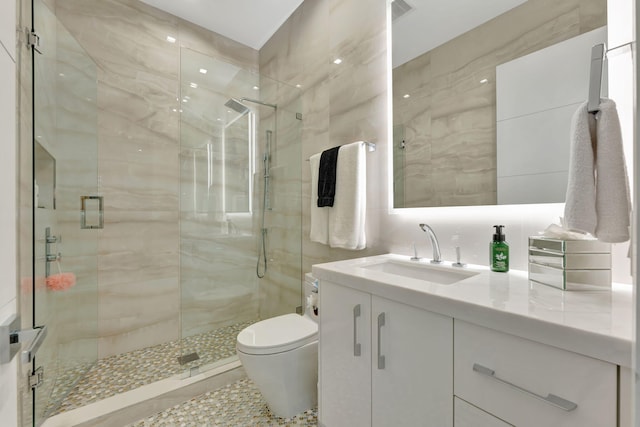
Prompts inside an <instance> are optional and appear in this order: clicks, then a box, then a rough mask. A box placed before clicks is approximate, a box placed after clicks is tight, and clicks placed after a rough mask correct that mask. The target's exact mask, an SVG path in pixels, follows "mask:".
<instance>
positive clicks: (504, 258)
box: [489, 225, 509, 273]
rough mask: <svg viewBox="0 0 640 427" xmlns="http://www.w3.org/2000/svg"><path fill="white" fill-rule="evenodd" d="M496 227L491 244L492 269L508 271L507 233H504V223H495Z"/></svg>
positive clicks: (502, 271)
mask: <svg viewBox="0 0 640 427" xmlns="http://www.w3.org/2000/svg"><path fill="white" fill-rule="evenodd" d="M494 228H495V229H496V232H495V234H494V235H493V242H491V244H490V245H489V251H490V252H491V259H490V261H489V262H490V266H491V271H497V272H501V273H504V272H507V271H509V245H508V244H507V242H506V241H505V235H504V234H503V233H502V229H503V228H504V225H494Z"/></svg>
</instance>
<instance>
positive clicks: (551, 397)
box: [473, 363, 578, 412]
mask: <svg viewBox="0 0 640 427" xmlns="http://www.w3.org/2000/svg"><path fill="white" fill-rule="evenodd" d="M473 370H474V371H475V372H477V373H479V374H482V375H485V376H487V377H490V378H493V379H494V380H496V381H499V382H501V383H503V384H506V385H508V386H510V387H513V388H515V389H516V390H518V391H520V392H522V393H525V394H528V395H529V396H531V397H535V398H536V399H539V400H542V401H544V402H546V403H548V404H550V405H553V406H555V407H556V408H560V409H562V410H564V411H567V412H569V411H573V410H574V409H576V408H577V407H578V405H577V404H575V403H573V402H571V401H569V400H566V399H563V398H561V397H559V396H556V395H555V394H551V393H549V394H547V396H546V397H545V396H541V395H539V394H537V393H534V392H532V391H529V390H527V389H525V388H522V387H520V386H518V385H515V384H513V383H510V382H509V381H505V380H503V379H501V378H498V377H496V373H495V371H494V370H492V369H489V368H487V367H486V366H482V365H479V364H477V363H474V364H473Z"/></svg>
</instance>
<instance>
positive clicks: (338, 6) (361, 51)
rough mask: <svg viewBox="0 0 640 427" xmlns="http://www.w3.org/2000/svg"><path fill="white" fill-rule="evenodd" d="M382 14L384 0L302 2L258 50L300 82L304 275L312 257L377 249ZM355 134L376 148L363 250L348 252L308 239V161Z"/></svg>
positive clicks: (382, 138)
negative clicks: (376, 144) (365, 240)
mask: <svg viewBox="0 0 640 427" xmlns="http://www.w3.org/2000/svg"><path fill="white" fill-rule="evenodd" d="M385 14H386V8H385V3H384V2H383V1H380V2H371V1H367V0H350V1H339V0H317V1H305V2H304V3H302V5H300V7H299V8H298V9H297V10H296V11H295V12H294V14H293V15H292V16H291V17H290V18H289V19H288V20H287V21H286V22H285V23H284V24H283V25H282V27H281V28H280V29H279V30H278V31H277V32H276V33H275V34H274V35H273V37H272V38H271V39H270V40H269V41H268V42H267V43H266V44H265V46H264V47H263V48H262V49H261V50H260V73H261V74H262V75H265V76H269V77H271V78H274V79H276V80H279V81H283V82H286V83H288V84H290V85H300V90H301V91H302V106H303V107H302V113H303V121H302V131H301V132H302V150H301V158H299V159H298V160H297V161H299V162H300V164H301V167H302V171H301V172H302V270H301V273H302V274H304V273H305V272H308V271H311V265H313V264H316V263H320V262H327V261H331V260H338V259H345V258H355V257H360V256H364V255H367V254H374V253H379V252H380V249H379V248H378V245H379V243H378V236H379V231H378V230H377V224H378V223H379V215H380V212H381V209H382V207H386V201H387V196H386V194H385V193H386V192H385V191H381V190H380V187H379V186H378V185H376V183H378V182H380V180H384V179H385V178H384V177H385V176H386V175H385V174H386V163H385V161H386V157H385V154H384V153H385V150H386V144H387V141H386V139H387V138H386V133H387V120H386V105H387V103H386V96H387V91H386V78H387V77H386V76H387V73H386V70H387V68H386V29H385V26H386V24H385V22H386V18H385V16H386V15H385ZM337 57H340V58H341V59H343V63H342V64H341V65H335V64H333V60H334V59H335V58H337ZM357 140H368V141H371V142H376V143H378V151H377V152H375V153H368V155H367V177H368V180H369V182H370V185H368V190H367V209H368V213H367V240H368V243H367V249H366V250H363V251H347V250H341V249H332V248H329V247H328V246H325V245H321V244H318V243H314V242H311V241H310V240H309V227H310V225H309V207H310V203H311V200H310V179H311V177H310V171H309V163H308V162H307V161H306V159H308V158H309V157H310V156H311V155H312V154H314V153H317V152H320V151H323V150H325V149H328V148H331V147H334V146H336V145H343V144H347V143H350V142H353V141H357ZM385 188H386V187H385ZM292 273H293V272H292ZM300 280H303V277H299V278H298V281H300ZM265 289H266V290H267V292H268V289H269V288H268V287H266V288H265ZM263 300H264V299H263Z"/></svg>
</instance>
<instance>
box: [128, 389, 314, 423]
mask: <svg viewBox="0 0 640 427" xmlns="http://www.w3.org/2000/svg"><path fill="white" fill-rule="evenodd" d="M317 425H318V419H317V410H316V409H311V410H308V411H306V412H303V413H302V414H298V415H296V416H295V417H293V418H286V419H285V418H278V417H276V416H274V415H273V414H272V413H271V412H270V411H269V409H268V408H267V404H266V402H265V401H264V399H263V398H262V395H261V394H260V392H259V391H258V389H257V388H256V386H255V384H254V383H253V382H252V381H251V380H249V379H242V380H240V381H236V382H235V383H232V384H229V385H227V386H225V387H222V388H220V389H218V390H215V391H210V392H208V393H205V394H202V395H200V396H196V397H194V398H193V399H191V400H188V401H186V402H183V403H181V404H179V405H176V406H174V407H172V408H169V409H167V410H165V411H162V412H160V413H157V414H155V415H153V416H151V417H147V418H145V419H143V420H140V421H137V422H135V423H133V424H129V425H128V426H127V427H223V426H224V427H249V426H261V427H262V426H307V427H315V426H317Z"/></svg>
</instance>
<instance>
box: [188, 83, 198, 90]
mask: <svg viewBox="0 0 640 427" xmlns="http://www.w3.org/2000/svg"><path fill="white" fill-rule="evenodd" d="M189 86H191V87H192V88H194V89H196V88H197V87H198V84H197V83H193V82H191V83H189Z"/></svg>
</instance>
